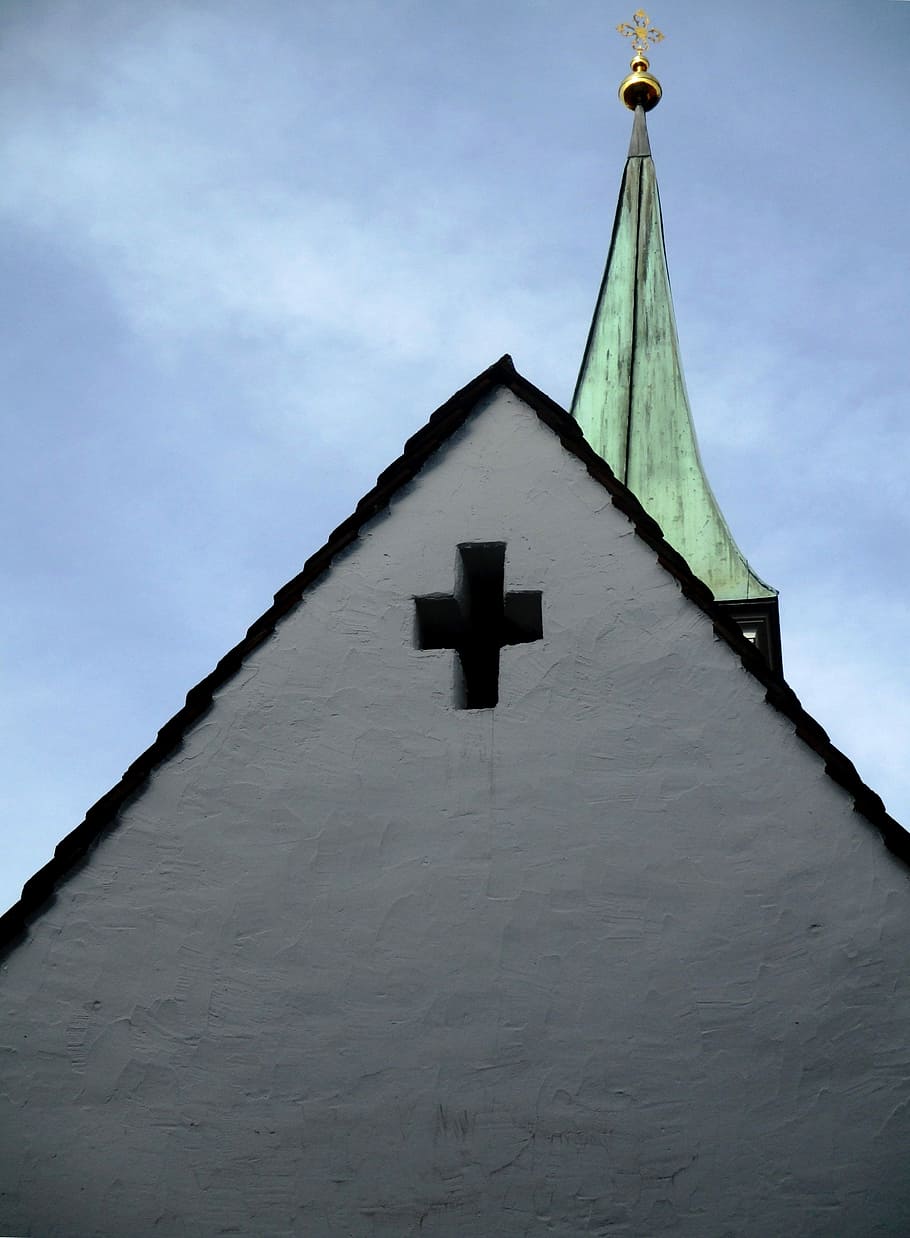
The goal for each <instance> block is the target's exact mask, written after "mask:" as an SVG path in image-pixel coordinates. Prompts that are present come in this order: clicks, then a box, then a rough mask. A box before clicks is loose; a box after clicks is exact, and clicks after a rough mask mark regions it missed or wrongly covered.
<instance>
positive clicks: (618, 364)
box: [572, 14, 776, 630]
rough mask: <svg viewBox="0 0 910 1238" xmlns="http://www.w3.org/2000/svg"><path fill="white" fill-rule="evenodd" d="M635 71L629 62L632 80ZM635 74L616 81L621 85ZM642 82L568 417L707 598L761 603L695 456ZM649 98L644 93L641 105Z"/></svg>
mask: <svg viewBox="0 0 910 1238" xmlns="http://www.w3.org/2000/svg"><path fill="white" fill-rule="evenodd" d="M642 16H644V15H643V14H642ZM636 17H638V15H636ZM639 63H641V62H640V61H639ZM644 63H645V67H647V62H644ZM635 67H636V65H635V62H633V69H635ZM644 76H645V74H644V73H643V72H642V71H641V70H640V69H639V70H638V71H637V77H638V78H639V79H640V78H642V77H644ZM635 77H636V75H635V74H633V76H632V78H627V79H626V82H624V83H623V88H626V91H627V93H629V87H628V86H627V83H630V82H633V79H634V78H635ZM649 80H650V78H649ZM642 89H643V88H642V87H641V85H640V84H638V83H637V82H633V87H632V91H633V93H632V95H631V98H625V101H626V103H627V105H628V106H630V107H631V106H634V108H635V120H634V123H633V127H632V142H631V145H630V147H629V157H628V160H627V162H626V169H625V174H624V175H623V181H622V189H621V191H620V195H619V205H618V207H617V210H616V219H615V222H614V224H613V237H612V240H611V241H610V255H609V258H608V259H607V269H606V273H605V274H604V279H603V284H602V286H601V289H600V296H599V297H598V300H597V308H596V309H595V311H594V321H593V323H592V324H591V332H590V335H589V336H588V343H587V347H586V349H585V354H584V360H583V361H582V364H581V371H580V373H579V376H578V384H577V386H576V388H575V395H574V397H573V400H572V414H573V416H574V417H575V419H576V420H577V421H578V423H579V425H580V426H581V428H582V430H583V431H584V434H585V437H586V438H587V440H588V442H589V443H590V444H591V446H592V447H593V448H594V450H595V451H597V452H599V453H600V455H602V456H603V457H604V459H605V460H606V461H607V463H608V464H609V465H610V467H611V468H612V469H613V471H614V472H615V473H616V475H617V477H619V479H620V480H621V481H623V482H625V484H626V485H627V486H628V487H629V489H630V490H631V491H632V492H633V494H634V495H635V496H636V498H638V500H639V501H640V502H641V504H642V505H643V506H644V508H645V510H646V511H647V512H648V513H649V514H650V515H651V516H653V517H654V519H655V520H656V521H657V523H658V524H659V525H660V527H661V529H662V530H663V534H664V537H665V538H666V539H667V541H668V542H669V543H670V545H671V546H673V547H674V548H675V549H676V550H678V551H679V553H680V554H681V555H682V556H683V558H684V559H686V560H687V562H688V564H689V566H690V567H691V568H692V570H693V572H694V573H695V574H696V575H697V576H699V577H701V579H702V580H703V581H704V582H705V583H706V584H707V585H708V586H709V587H710V588H711V589H712V590H713V592H714V596H715V597H716V598H717V600H718V601H719V602H747V601H752V600H758V599H773V598H776V591H775V590H774V589H772V588H771V587H770V586H769V585H766V584H765V582H764V581H763V580H761V579H760V578H759V577H758V576H756V574H755V573H754V572H753V571H752V569H751V568H750V567H749V564H748V563H747V562H746V560H745V558H744V557H743V555H742V553H741V551H740V550H739V547H738V546H737V545H736V542H735V541H734V540H733V535H732V534H731V532H730V530H729V529H728V528H727V523H726V521H725V520H724V518H723V516H722V515H721V513H720V509H719V507H718V506H717V500H716V499H715V498H714V495H713V494H712V492H711V487H710V486H709V485H708V479H707V478H706V476H705V472H704V469H703V467H702V463H701V457H700V456H699V452H698V444H697V442H696V439H695V430H694V428H693V425H692V416H691V413H690V411H689V400H688V397H687V395H686V386H685V381H684V379H683V372H682V365H681V364H680V359H679V344H678V342H677V338H676V321H675V318H674V315H673V302H672V299H671V296H670V279H669V276H668V274H667V257H666V252H665V250H664V233H663V222H662V219H661V213H660V200H659V198H658V193H657V178H656V176H655V172H654V164H653V162H652V161H651V150H650V145H649V142H648V131H647V125H646V121H645V112H644V109H643V107H642V106H641V104H640V103H638V102H637V99H636V95H635V93H634V91H641V90H642ZM658 90H659V87H658ZM652 94H653V91H652ZM639 97H640V96H639ZM658 98H659V94H658ZM656 102H657V100H656V99H655V100H654V102H650V100H649V99H646V100H645V106H646V107H647V106H649V104H650V106H654V103H656ZM775 615H776V606H775ZM744 630H745V629H744Z"/></svg>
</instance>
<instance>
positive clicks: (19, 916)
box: [0, 355, 910, 951]
mask: <svg viewBox="0 0 910 1238" xmlns="http://www.w3.org/2000/svg"><path fill="white" fill-rule="evenodd" d="M499 387H506V388H508V389H509V390H511V391H512V392H513V393H514V394H515V395H516V396H518V398H519V399H520V400H522V401H523V402H524V403H525V404H527V405H528V406H529V407H530V408H531V409H533V411H534V412H535V413H536V414H537V416H538V417H539V418H540V420H541V421H543V422H544V424H545V425H547V426H548V427H549V428H550V429H551V430H552V431H553V432H554V433H555V434H556V436H557V437H558V439H559V441H560V443H561V444H562V446H563V447H564V448H565V449H566V450H567V451H570V452H571V453H572V454H573V455H574V456H576V457H577V458H578V459H579V460H580V461H581V462H582V463H583V464H584V465H585V467H586V469H587V471H588V473H589V474H590V475H591V477H593V478H594V479H595V480H596V481H597V482H599V483H600V484H601V485H602V486H603V487H604V489H605V490H607V492H608V493H609V494H610V498H611V502H612V503H613V506H614V507H616V508H617V509H618V510H619V511H620V512H622V514H623V515H624V516H626V517H627V518H628V519H629V520H630V521H631V523H632V525H633V527H634V530H635V533H636V535H637V536H638V537H640V538H641V539H642V541H644V542H645V543H646V544H647V545H648V546H649V547H650V548H651V549H652V550H653V551H654V552H655V554H656V556H657V561H658V563H659V564H660V565H661V567H663V568H664V569H665V570H666V571H667V572H669V573H670V574H671V575H672V576H673V577H674V578H675V579H676V580H677V582H678V583H679V586H680V589H681V590H682V592H683V594H684V595H685V596H686V597H687V598H689V599H690V600H691V601H692V602H694V603H695V604H696V605H697V606H699V607H700V608H701V609H702V610H703V611H704V612H705V613H706V614H707V615H708V616H709V618H711V620H712V621H713V627H714V633H715V635H716V637H717V638H718V639H720V640H723V641H725V642H726V643H727V644H728V645H729V646H730V647H731V648H732V649H733V650H734V652H735V653H736V654H737V655H738V656H739V658H740V660H741V662H742V665H743V667H744V669H745V670H746V671H748V672H749V673H750V674H752V675H753V676H754V677H755V678H756V679H758V680H759V682H761V683H762V684H763V685H764V687H765V689H766V692H765V699H766V701H767V702H768V704H769V705H771V706H773V708H775V709H776V710H778V711H779V712H780V713H782V714H783V715H784V716H785V717H787V718H788V719H789V720H790V721H791V722H793V724H794V727H795V731H796V734H797V736H798V737H799V738H800V739H801V740H802V741H803V742H804V743H805V744H807V745H808V746H809V747H810V748H811V749H812V750H813V751H814V752H816V753H817V754H818V755H819V757H821V758H822V760H823V761H824V763H825V773H826V774H828V776H829V777H830V778H832V779H833V780H834V781H835V782H836V783H837V784H838V785H839V786H841V787H842V788H843V789H844V790H845V791H846V792H847V793H848V794H849V795H851V796H852V797H853V801H854V809H855V811H856V812H858V813H859V814H860V815H861V816H863V817H865V818H866V820H868V821H869V822H870V823H871V824H872V825H874V826H875V827H876V829H877V830H878V831H879V833H880V834H881V836H882V839H883V840H884V842H885V845H886V846H887V847H888V848H889V850H890V851H892V852H893V853H894V854H895V855H897V856H898V857H899V858H901V859H902V860H904V861H905V862H906V863H908V864H910V833H908V832H907V831H905V830H904V829H903V828H902V826H901V825H900V824H899V823H898V822H897V821H896V820H895V819H894V818H893V817H891V816H890V815H889V814H888V812H887V811H886V810H885V806H884V803H883V802H882V800H881V798H880V797H879V796H878V795H877V794H876V793H875V792H874V791H873V790H872V789H871V788H870V787H868V786H867V785H866V784H865V783H864V782H863V780H862V779H861V778H860V776H859V774H858V772H857V770H856V767H855V766H854V764H853V762H852V761H850V760H849V758H848V757H846V756H845V755H844V753H842V752H841V751H840V750H839V749H837V748H835V746H834V745H833V744H832V743H831V740H830V739H829V737H828V734H827V732H826V731H825V730H824V728H823V727H822V726H821V725H820V724H819V723H818V722H817V721H816V720H815V719H814V718H813V717H812V716H811V715H810V714H808V713H806V711H805V710H804V709H803V707H802V705H801V704H800V702H799V699H798V697H797V696H796V693H795V692H794V691H793V689H792V688H790V687H789V685H788V684H787V683H786V682H785V681H784V680H783V679H782V678H781V677H780V676H779V675H777V674H776V673H774V672H772V671H771V670H770V668H769V667H768V664H767V662H766V661H765V659H764V657H763V656H762V654H761V653H760V652H759V651H758V650H757V649H756V648H755V646H754V645H753V644H751V642H749V641H747V640H746V639H745V637H744V636H743V635H742V633H741V632H740V630H739V628H738V627H737V626H736V625H735V624H734V623H733V622H732V620H730V619H729V618H728V617H727V616H726V614H725V613H724V611H723V610H722V609H721V608H720V607H719V606H718V605H717V604H716V602H715V601H714V595H713V594H712V592H711V590H710V589H709V588H708V586H707V585H706V584H705V583H704V582H703V581H701V580H699V578H698V577H697V576H695V575H694V574H693V573H692V571H691V569H690V568H689V565H688V564H687V563H686V561H685V559H683V557H682V555H680V554H679V553H678V551H676V550H674V548H673V547H672V546H671V545H670V544H669V543H668V542H667V541H666V540H665V539H664V536H663V533H662V532H661V529H660V526H659V525H658V524H657V522H656V521H655V520H653V519H652V518H651V517H650V516H649V515H648V513H647V512H646V511H645V509H644V508H643V507H642V505H641V503H639V501H638V499H636V497H635V496H634V494H632V492H631V491H630V490H629V489H628V488H627V487H626V486H624V485H623V484H622V482H620V481H619V480H618V479H617V478H616V476H615V474H614V473H613V471H612V469H611V468H610V466H609V465H608V464H607V463H606V461H605V460H603V459H602V458H601V457H600V456H599V455H597V453H596V452H595V451H594V449H593V448H592V447H591V446H590V445H589V444H588V442H587V440H586V439H585V438H584V435H583V434H582V431H581V428H580V427H579V425H578V423H577V422H576V421H575V420H574V419H573V418H572V417H571V416H570V415H569V414H568V413H567V412H566V411H565V409H563V408H561V407H560V406H559V405H558V404H556V403H555V401H553V400H551V399H550V397H549V396H547V395H546V394H545V393H544V392H542V391H541V390H540V389H539V388H537V387H535V386H534V385H533V383H530V382H529V381H528V380H527V379H526V378H523V377H522V376H521V375H520V374H519V373H518V371H517V370H516V369H515V366H514V365H513V363H512V358H511V357H510V356H508V355H506V356H504V357H501V358H500V360H499V361H497V362H496V363H495V364H494V365H492V366H490V367H489V369H487V370H485V371H484V372H483V373H482V374H479V375H478V376H477V378H475V379H473V380H472V381H471V382H470V383H468V384H467V385H466V386H465V387H463V388H462V389H461V390H460V391H458V392H456V393H455V395H453V396H452V397H451V399H449V400H447V401H446V402H445V404H443V405H442V406H441V407H440V408H438V409H437V410H436V411H435V412H434V413H433V414H432V415H431V417H430V419H429V420H428V422H427V423H426V425H425V426H423V427H422V428H421V429H420V430H418V431H417V433H416V434H414V435H412V436H411V437H410V438H409V439H408V440H407V442H406V443H405V446H404V450H403V451H402V454H401V455H400V456H399V457H398V459H397V460H395V461H394V462H393V463H392V464H390V465H389V466H388V468H386V469H384V470H383V472H381V473H380V474H379V476H378V478H377V479H376V485H375V486H374V487H373V489H372V490H370V491H369V492H368V493H367V494H366V495H364V497H363V498H362V499H361V500H360V502H359V503H358V504H357V506H356V508H355V509H354V512H353V513H352V514H351V515H350V516H349V517H348V518H347V519H346V520H344V521H342V523H341V524H340V525H339V526H338V527H337V528H336V529H335V531H334V532H333V533H332V534H331V535H330V536H329V538H328V540H327V541H326V543H325V545H324V546H322V547H321V548H320V549H319V550H317V551H316V553H315V554H313V555H311V556H310V558H309V559H307V561H306V563H305V564H304V566H303V569H302V570H301V571H300V572H299V573H298V574H297V575H296V576H295V577H294V578H293V579H292V580H290V581H288V583H287V584H286V585H283V586H282V588H280V589H279V590H278V592H277V593H276V594H275V596H274V600H273V602H272V605H271V606H270V607H269V608H268V610H266V611H265V612H264V614H262V615H260V616H259V618H258V619H256V620H254V622H253V623H252V624H251V625H250V627H249V629H248V630H247V633H246V635H245V636H244V638H243V639H242V640H241V641H240V642H239V643H238V644H236V645H235V646H234V647H233V649H231V650H229V651H228V652H227V653H226V654H225V655H224V657H223V658H221V660H220V661H219V662H218V664H217V665H216V667H215V669H214V670H213V671H211V672H210V673H209V674H208V675H206V676H205V678H204V679H202V680H200V682H199V683H197V684H196V685H195V686H194V687H192V688H191V689H190V690H189V692H188V693H187V695H186V703H185V705H184V706H183V707H182V708H181V709H180V710H178V712H177V713H176V714H174V716H173V717H172V718H170V719H169V720H168V721H167V722H166V723H165V724H164V726H163V727H162V728H161V730H160V731H159V732H158V735H157V737H156V738H155V740H154V742H153V743H152V744H151V745H150V746H149V747H148V748H147V749H146V750H145V751H144V752H143V753H142V754H141V755H140V756H139V757H137V759H136V760H135V761H134V762H133V763H132V764H131V765H130V766H129V768H128V769H127V770H126V772H125V773H124V775H123V777H122V778H121V779H120V781H119V782H118V783H116V785H115V786H114V787H112V788H111V790H110V791H108V792H106V793H105V794H104V795H103V796H102V797H101V798H100V799H99V800H98V801H97V802H96V803H95V804H93V805H92V807H91V808H90V809H89V810H88V812H87V813H86V815H85V819H84V820H83V821H82V822H81V824H80V825H78V826H76V828H75V829H74V830H72V831H71V832H70V833H69V834H67V835H66V837H65V838H63V839H62V840H61V842H60V843H59V844H58V845H57V847H56V849H55V851H54V856H53V858H52V859H51V860H50V861H48V863H47V864H45V865H44V866H43V867H42V868H40V869H39V870H38V872H37V873H35V874H34V876H33V877H31V878H30V879H29V880H28V881H27V882H26V883H25V885H24V886H23V889H22V896H21V898H20V899H19V901H18V902H17V903H14V904H13V906H12V907H11V908H10V909H9V910H8V911H7V912H5V913H4V914H3V915H2V916H0V951H5V950H6V949H7V948H8V947H9V946H11V945H12V944H13V943H14V942H15V940H16V939H17V938H18V937H19V936H21V935H22V934H23V933H24V932H25V931H26V928H27V925H28V922H29V920H30V919H31V918H33V917H34V916H35V915H36V914H37V913H38V912H39V911H40V910H41V909H42V907H43V906H44V905H45V904H46V903H48V902H49V900H50V899H51V898H52V897H53V894H54V891H55V890H56V888H57V886H58V885H60V883H61V882H62V881H63V880H65V878H66V877H67V876H68V875H69V874H70V873H71V872H72V871H74V870H75V869H76V867H77V866H78V865H79V864H80V863H81V862H82V860H83V859H84V858H85V856H86V855H87V853H88V852H89V851H90V849H91V848H92V847H93V845H94V844H95V843H96V842H97V841H99V839H100V838H102V837H103V836H104V834H105V833H107V832H108V830H110V829H111V828H113V827H114V825H115V823H116V817H117V815H118V814H119V813H120V811H121V810H122V809H123V808H124V807H125V806H126V805H127V803H128V802H129V801H130V800H131V799H132V798H133V797H134V796H135V795H136V794H138V792H139V791H140V790H141V789H142V787H143V786H144V784H145V783H146V782H147V781H148V778H149V777H150V775H151V774H152V772H153V771H154V770H155V769H156V768H157V766H159V765H160V764H161V763H162V762H163V761H164V760H165V759H166V758H167V757H168V756H170V755H171V754H172V753H173V752H174V751H176V750H177V749H178V748H179V747H180V744H181V743H182V741H183V737H184V735H185V734H186V733H187V731H188V730H189V728H190V727H191V726H192V725H193V724H194V723H196V722H198V721H199V719H200V718H202V717H203V715H204V714H205V713H206V712H207V711H208V710H209V708H210V707H211V705H212V703H213V700H214V696H215V693H216V692H217V691H218V690H219V689H220V688H222V687H224V685H225V684H226V683H228V681H229V680H230V679H231V678H233V676H234V675H235V674H236V673H237V671H239V670H240V668H241V667H242V666H243V663H244V661H245V660H246V658H247V657H249V655H250V654H251V653H253V652H254V651H255V650H256V649H258V648H259V646H260V645H262V644H264V642H265V641H266V640H268V638H269V637H270V636H271V635H272V633H273V632H274V631H275V628H276V627H277V625H278V623H279V622H280V621H281V620H282V619H283V618H284V617H285V616H286V615H287V614H288V613H289V612H290V611H291V610H293V609H294V608H295V607H296V606H297V605H298V604H299V603H300V602H301V601H302V599H303V595H304V593H305V592H306V590H307V589H308V588H309V587H310V585H312V584H314V583H315V582H316V581H317V580H318V579H319V578H320V577H321V576H322V575H323V573H324V572H326V571H328V569H329V568H330V567H331V564H332V561H333V559H334V558H335V556H336V555H338V554H340V553H341V552H342V551H343V550H346V549H347V548H348V547H349V546H350V545H351V544H352V543H353V542H355V541H356V540H357V537H358V535H359V533H360V530H361V528H362V527H363V525H364V524H366V523H367V521H369V520H371V519H373V517H374V516H378V515H380V514H382V513H383V512H384V511H386V510H387V509H388V506H389V503H390V501H391V499H392V497H393V496H394V494H395V493H396V492H397V491H398V490H399V489H400V488H401V487H402V486H403V485H404V484H405V483H407V482H408V481H410V480H411V479H412V478H414V477H415V476H416V474H417V473H418V472H419V471H420V469H421V468H422V467H423V465H424V464H425V463H426V461H427V460H428V459H429V457H430V456H431V455H432V454H433V453H434V452H435V451H436V449H437V448H438V447H439V446H440V445H441V444H442V443H443V442H444V441H445V440H446V439H447V438H449V437H450V435H451V434H452V433H453V432H454V431H455V430H457V429H458V428H459V427H460V426H461V425H463V424H464V422H465V421H466V420H467V418H468V417H469V416H470V415H471V413H472V412H473V411H474V410H475V408H476V406H477V404H478V403H479V401H480V400H482V399H483V398H485V397H486V396H488V395H491V394H492V393H493V392H494V391H495V390H496V389H497V388H499Z"/></svg>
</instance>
